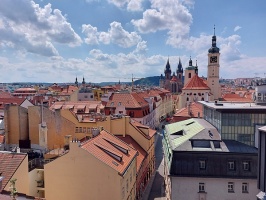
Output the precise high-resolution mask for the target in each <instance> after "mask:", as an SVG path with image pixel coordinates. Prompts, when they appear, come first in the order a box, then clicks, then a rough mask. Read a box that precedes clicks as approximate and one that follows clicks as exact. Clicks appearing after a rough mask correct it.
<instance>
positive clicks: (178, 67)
mask: <svg viewBox="0 0 266 200" xmlns="http://www.w3.org/2000/svg"><path fill="white" fill-rule="evenodd" d="M178 73H183V67H182V63H181V60H180V58H179V62H178V65H177V69H176V74H178Z"/></svg>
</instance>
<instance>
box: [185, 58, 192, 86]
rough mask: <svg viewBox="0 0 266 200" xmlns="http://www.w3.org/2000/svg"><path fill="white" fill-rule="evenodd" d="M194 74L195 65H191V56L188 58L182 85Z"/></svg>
mask: <svg viewBox="0 0 266 200" xmlns="http://www.w3.org/2000/svg"><path fill="white" fill-rule="evenodd" d="M194 75H195V66H193V65H192V60H191V56H190V59H189V64H188V67H187V68H186V69H185V83H184V86H185V85H186V84H187V83H188V82H189V81H190V79H191V78H192V77H193V76H194Z"/></svg>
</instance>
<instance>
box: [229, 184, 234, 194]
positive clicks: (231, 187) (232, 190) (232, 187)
mask: <svg viewBox="0 0 266 200" xmlns="http://www.w3.org/2000/svg"><path fill="white" fill-rule="evenodd" d="M228 192H231V193H232V192H234V183H233V182H228Z"/></svg>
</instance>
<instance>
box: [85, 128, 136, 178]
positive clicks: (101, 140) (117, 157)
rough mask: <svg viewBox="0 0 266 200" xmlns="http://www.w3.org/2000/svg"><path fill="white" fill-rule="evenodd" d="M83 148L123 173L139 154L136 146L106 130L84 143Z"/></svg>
mask: <svg viewBox="0 0 266 200" xmlns="http://www.w3.org/2000/svg"><path fill="white" fill-rule="evenodd" d="M81 148H82V149H84V150H86V151H87V152H88V153H90V154H91V155H93V156H94V157H95V158H97V159H98V160H100V161H102V162H103V163H105V164H106V165H108V166H110V167H111V168H113V169H114V170H116V171H117V172H118V173H119V174H121V175H123V174H124V173H125V171H126V170H127V168H128V167H129V166H130V164H131V162H132V161H133V159H134V158H135V157H136V156H137V151H136V150H135V149H134V148H132V147H131V146H129V145H128V144H126V143H125V142H123V141H122V140H120V139H119V138H117V137H116V136H114V135H112V134H111V133H108V132H107V131H105V130H102V131H101V132H100V133H99V135H97V136H96V137H94V138H92V139H90V140H88V141H87V142H85V143H84V144H82V145H81Z"/></svg>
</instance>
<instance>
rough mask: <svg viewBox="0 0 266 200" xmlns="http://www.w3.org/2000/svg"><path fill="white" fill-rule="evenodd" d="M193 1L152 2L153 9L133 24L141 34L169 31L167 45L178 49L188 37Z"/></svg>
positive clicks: (133, 21) (152, 0)
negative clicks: (190, 10)
mask: <svg viewBox="0 0 266 200" xmlns="http://www.w3.org/2000/svg"><path fill="white" fill-rule="evenodd" d="M189 5H192V1H182V0H151V9H148V10H146V11H145V12H144V13H143V18H142V19H138V20H132V21H131V22H132V23H133V25H135V27H136V28H137V29H138V30H139V31H140V32H141V33H150V32H156V31H162V30H166V31H168V32H167V33H168V39H167V41H166V43H167V44H169V45H171V46H173V47H178V46H179V45H180V44H181V43H182V41H183V40H184V39H186V38H187V37H188V34H189V30H190V25H191V24H192V15H191V13H190V12H189Z"/></svg>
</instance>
